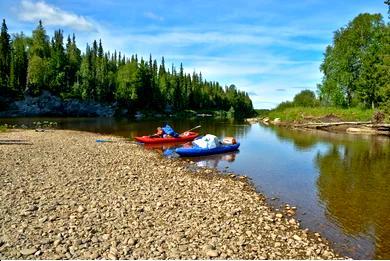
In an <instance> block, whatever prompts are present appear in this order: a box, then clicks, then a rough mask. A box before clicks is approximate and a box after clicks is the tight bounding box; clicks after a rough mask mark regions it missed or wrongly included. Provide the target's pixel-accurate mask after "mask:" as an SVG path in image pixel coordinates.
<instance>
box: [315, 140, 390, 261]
mask: <svg viewBox="0 0 390 261" xmlns="http://www.w3.org/2000/svg"><path fill="white" fill-rule="evenodd" d="M389 145H390V144H389V143H388V142H387V143H383V142H376V141H375V140H372V141H371V142H369V143H368V142H366V141H364V140H363V141H362V140H360V141H359V140H356V141H354V142H348V143H346V144H343V145H337V144H335V145H333V146H332V147H331V148H330V149H329V150H328V151H327V153H326V154H324V155H321V154H318V155H317V158H316V164H317V165H318V168H319V170H320V176H319V178H318V181H317V187H318V193H319V197H320V199H321V200H322V201H323V202H324V203H325V205H326V210H327V214H328V215H329V216H330V217H331V218H333V219H334V220H336V222H337V223H338V224H339V226H340V227H341V228H342V229H343V231H344V232H345V233H347V234H350V235H353V236H359V235H361V234H368V235H369V236H370V237H371V238H372V239H373V240H374V241H375V246H376V247H375V258H376V259H383V258H384V259H389V258H390V222H389V215H390V197H389V196H390V146H389Z"/></svg>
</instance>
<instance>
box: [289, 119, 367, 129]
mask: <svg viewBox="0 0 390 261" xmlns="http://www.w3.org/2000/svg"><path fill="white" fill-rule="evenodd" d="M370 123H371V122H370V121H366V122H356V121H343V122H309V123H303V124H295V125H294V126H295V127H301V128H305V127H307V128H314V129H320V128H327V127H334V126H340V125H348V126H349V125H354V126H355V125H365V124H370Z"/></svg>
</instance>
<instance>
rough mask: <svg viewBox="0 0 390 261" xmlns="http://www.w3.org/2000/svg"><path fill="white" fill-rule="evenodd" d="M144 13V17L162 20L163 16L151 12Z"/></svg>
mask: <svg viewBox="0 0 390 261" xmlns="http://www.w3.org/2000/svg"><path fill="white" fill-rule="evenodd" d="M144 15H145V17H147V18H149V19H152V20H155V21H164V17H162V16H159V15H157V14H155V13H153V12H146V13H144Z"/></svg>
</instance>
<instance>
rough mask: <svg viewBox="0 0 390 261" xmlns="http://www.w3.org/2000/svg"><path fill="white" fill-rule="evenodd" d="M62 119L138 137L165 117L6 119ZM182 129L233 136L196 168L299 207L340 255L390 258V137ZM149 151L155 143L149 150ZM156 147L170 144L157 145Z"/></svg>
mask: <svg viewBox="0 0 390 261" xmlns="http://www.w3.org/2000/svg"><path fill="white" fill-rule="evenodd" d="M44 120H49V121H56V122H58V127H59V128H63V129H76V130H86V131H92V132H97V133H105V134H108V133H109V134H115V135H119V136H123V137H126V138H129V139H132V138H133V137H135V136H140V135H146V134H150V133H152V132H154V131H155V129H156V127H158V126H161V125H162V124H163V122H164V121H163V120H161V119H159V120H138V121H136V120H128V119H111V118H109V119H106V118H14V119H0V124H4V123H8V124H18V125H21V124H25V125H27V126H32V123H33V122H34V121H41V122H42V121H44ZM167 122H169V123H170V124H171V125H172V126H173V127H174V128H175V130H177V131H178V132H181V131H185V130H188V129H190V128H192V127H194V126H197V125H199V124H200V125H201V126H202V128H201V129H199V131H200V132H201V133H202V134H206V133H211V134H215V135H217V136H219V137H224V136H234V137H235V138H236V139H237V140H238V141H239V142H240V143H241V146H240V150H239V151H238V152H235V153H229V154H220V155H215V156H208V157H202V158H193V159H192V160H193V161H195V162H196V164H197V165H198V166H201V167H202V166H207V167H213V168H218V169H219V170H221V171H225V172H234V173H237V174H240V175H246V176H248V177H250V179H251V181H252V182H253V183H254V185H255V186H256V189H257V190H258V191H259V192H261V193H263V194H264V195H265V196H266V197H267V198H268V202H269V204H270V205H271V206H273V207H274V208H279V209H280V208H282V207H283V206H284V205H285V204H286V203H288V204H290V205H292V206H296V207H297V209H298V210H297V219H298V220H300V223H301V227H302V228H308V229H309V230H311V231H316V232H320V233H321V234H322V235H323V236H324V237H325V238H327V239H328V240H329V241H330V242H331V244H332V246H333V247H334V248H335V249H336V251H337V252H339V253H340V254H343V255H347V256H349V257H352V258H354V259H390V222H388V220H389V215H390V138H389V137H384V136H362V135H353V134H342V133H330V132H322V131H305V130H292V129H286V128H279V127H268V126H264V125H260V124H252V125H251V124H248V123H243V122H237V121H232V120H215V119H211V118H195V119H169V120H167ZM149 149H150V148H149ZM156 149H157V150H159V149H160V150H162V149H165V147H157V148H156Z"/></svg>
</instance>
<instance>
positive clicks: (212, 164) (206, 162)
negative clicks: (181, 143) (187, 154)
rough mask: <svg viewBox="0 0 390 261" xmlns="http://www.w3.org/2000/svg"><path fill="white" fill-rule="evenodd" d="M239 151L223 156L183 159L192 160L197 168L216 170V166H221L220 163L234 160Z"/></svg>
mask: <svg viewBox="0 0 390 261" xmlns="http://www.w3.org/2000/svg"><path fill="white" fill-rule="evenodd" d="M239 153H240V152H239V151H233V152H228V153H223V154H215V155H209V156H205V157H191V158H184V159H188V160H192V161H193V162H195V163H196V165H197V166H198V167H207V168H217V167H218V165H220V164H221V162H223V161H225V162H233V161H235V160H236V158H237V155H238V154H239Z"/></svg>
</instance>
